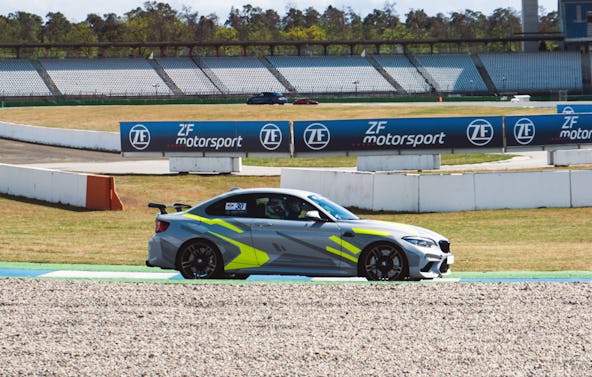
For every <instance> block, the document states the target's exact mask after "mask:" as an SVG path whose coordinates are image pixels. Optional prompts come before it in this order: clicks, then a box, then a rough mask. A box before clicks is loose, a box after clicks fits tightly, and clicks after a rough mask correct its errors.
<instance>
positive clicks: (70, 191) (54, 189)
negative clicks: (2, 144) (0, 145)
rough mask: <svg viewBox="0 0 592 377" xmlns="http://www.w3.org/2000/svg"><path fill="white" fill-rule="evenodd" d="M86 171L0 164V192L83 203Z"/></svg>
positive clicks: (50, 200)
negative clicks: (71, 171)
mask: <svg viewBox="0 0 592 377" xmlns="http://www.w3.org/2000/svg"><path fill="white" fill-rule="evenodd" d="M86 177H87V176H86V174H77V173H67V172H61V171H58V170H49V169H41V168H25V167H22V166H17V165H8V164H0V192H1V193H3V194H8V195H14V196H22V197H25V198H30V199H37V200H43V201H47V202H51V203H61V204H68V205H71V206H75V207H82V208H85V207H86V188H87V187H86V183H87V178H86Z"/></svg>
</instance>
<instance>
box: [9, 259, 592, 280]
mask: <svg viewBox="0 0 592 377" xmlns="http://www.w3.org/2000/svg"><path fill="white" fill-rule="evenodd" d="M0 278H58V279H88V280H113V281H144V282H149V281H153V282H154V281H159V282H166V281H169V282H179V281H183V282H185V283H196V282H197V281H192V280H184V279H183V278H182V277H181V275H180V274H179V273H178V272H176V271H170V270H159V269H153V268H147V267H139V266H98V265H63V264H62V265H57V264H37V263H0ZM218 282H220V281H218ZM224 282H226V283H237V282H243V281H240V280H238V281H237V280H224ZM245 282H246V283H261V282H270V283H278V282H283V283H303V282H331V283H367V281H366V279H362V278H310V277H306V276H277V275H272V276H266V275H253V276H251V277H249V278H248V279H247V280H246V281H245ZM423 282H424V283H426V282H427V283H454V282H460V283H504V282H563V283H566V282H569V283H572V282H580V283H592V271H560V272H519V271H518V272H516V271H514V272H490V273H476V272H457V273H452V274H450V275H448V276H446V277H445V278H443V279H436V280H431V281H430V280H426V281H423Z"/></svg>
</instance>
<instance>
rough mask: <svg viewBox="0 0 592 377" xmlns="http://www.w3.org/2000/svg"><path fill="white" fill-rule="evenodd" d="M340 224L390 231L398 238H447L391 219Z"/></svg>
mask: <svg viewBox="0 0 592 377" xmlns="http://www.w3.org/2000/svg"><path fill="white" fill-rule="evenodd" d="M339 224H340V225H343V226H347V227H351V228H352V229H364V230H371V231H378V232H388V233H389V234H391V235H393V236H394V237H396V238H401V237H405V236H420V237H428V238H431V239H433V240H434V241H440V240H447V238H446V237H444V236H443V235H441V234H439V233H436V232H434V231H431V230H429V229H426V228H422V227H420V226H415V225H409V224H402V223H395V222H391V221H380V220H366V219H360V220H347V221H340V222H339Z"/></svg>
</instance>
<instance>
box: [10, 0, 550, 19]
mask: <svg viewBox="0 0 592 377" xmlns="http://www.w3.org/2000/svg"><path fill="white" fill-rule="evenodd" d="M157 1H159V2H164V3H168V4H170V5H171V7H173V8H174V9H176V10H179V11H180V10H182V9H183V7H184V6H187V7H189V8H191V10H192V12H197V13H198V14H199V15H200V16H207V15H209V14H211V13H215V14H216V15H217V16H218V18H219V19H220V20H221V22H224V21H225V20H226V18H227V16H228V14H229V13H230V9H231V8H232V7H235V8H238V9H242V7H243V5H246V4H250V5H252V6H254V7H260V8H262V9H263V10H267V9H275V10H276V11H277V12H278V13H279V14H280V16H283V15H285V14H286V10H287V9H289V8H297V9H300V10H304V9H306V8H308V7H313V8H315V9H316V10H317V11H319V12H320V13H323V11H324V10H325V9H327V7H328V6H329V5H332V6H334V7H336V8H339V9H342V10H347V9H348V8H350V7H351V8H352V9H353V10H354V12H356V13H357V14H359V15H360V16H362V17H364V16H366V15H367V14H369V13H372V10H373V9H383V8H384V5H385V4H386V3H387V2H386V1H385V0H332V1H324V0H304V1H301V0H299V1H295V0H206V1H203V0H202V1H196V0H157ZM538 1H539V7H543V8H544V9H545V11H546V12H550V11H555V10H557V0H538ZM144 2H145V1H144V0H1V1H0V15H4V16H7V15H8V14H9V13H14V12H17V11H25V12H28V13H33V14H36V15H38V16H41V17H45V15H47V13H49V12H61V13H62V14H64V15H65V16H66V18H68V20H70V21H71V22H80V21H84V20H85V19H86V16H87V15H88V14H90V13H96V14H98V15H100V16H103V15H104V14H107V13H115V14H117V15H119V16H123V15H124V14H125V13H127V12H128V11H130V10H132V9H135V8H137V7H141V8H143V4H144ZM389 3H395V10H396V12H397V14H399V16H400V17H401V18H404V17H405V14H406V13H408V12H409V10H411V9H423V10H424V11H425V12H426V13H427V14H428V15H430V16H433V15H436V14H437V13H443V14H445V15H448V14H449V13H450V12H455V11H461V12H463V11H464V10H465V9H470V10H473V11H480V12H482V13H484V14H486V15H489V14H491V13H492V11H493V10H494V9H496V8H513V9H515V10H518V11H519V10H520V8H521V6H522V1H521V0H497V1H491V0H490V1H486V0H452V1H438V0H398V1H397V0H389Z"/></svg>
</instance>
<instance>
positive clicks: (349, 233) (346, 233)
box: [343, 232, 354, 238]
mask: <svg viewBox="0 0 592 377" xmlns="http://www.w3.org/2000/svg"><path fill="white" fill-rule="evenodd" d="M353 236H354V234H353V233H352V232H344V233H343V237H350V238H351V237H353Z"/></svg>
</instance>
